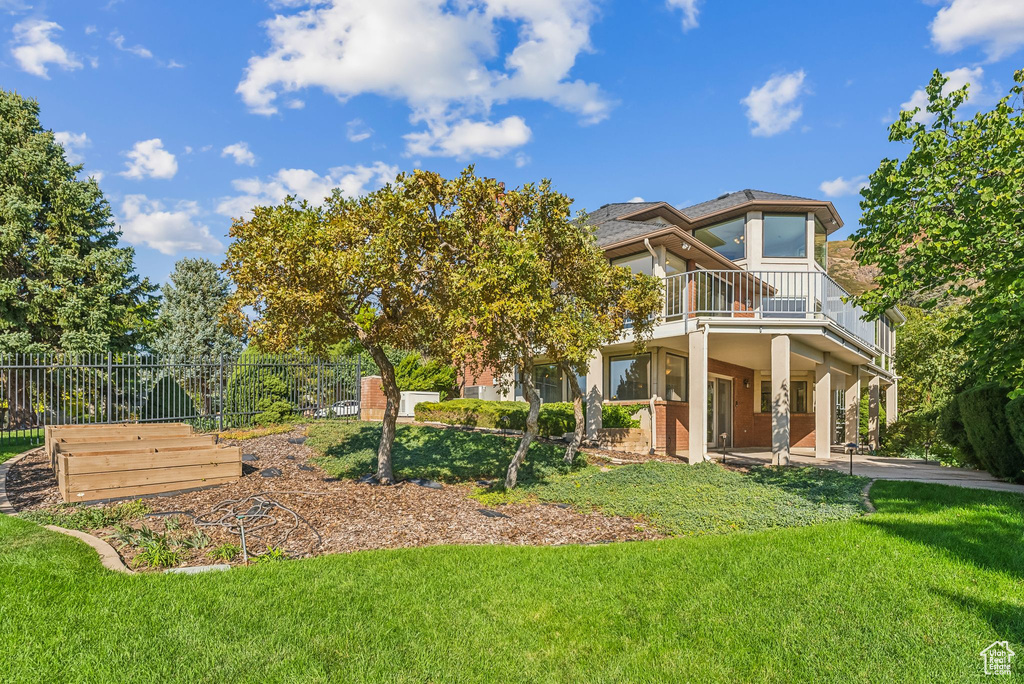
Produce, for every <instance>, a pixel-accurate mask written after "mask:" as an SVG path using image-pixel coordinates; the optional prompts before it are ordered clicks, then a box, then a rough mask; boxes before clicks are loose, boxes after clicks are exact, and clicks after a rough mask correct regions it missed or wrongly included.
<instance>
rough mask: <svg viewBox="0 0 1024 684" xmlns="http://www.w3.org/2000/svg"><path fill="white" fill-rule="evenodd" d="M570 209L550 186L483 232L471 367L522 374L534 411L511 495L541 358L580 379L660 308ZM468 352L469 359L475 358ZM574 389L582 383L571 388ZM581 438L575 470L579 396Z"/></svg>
mask: <svg viewBox="0 0 1024 684" xmlns="http://www.w3.org/2000/svg"><path fill="white" fill-rule="evenodd" d="M571 204H572V200H570V199H569V198H568V197H566V196H565V195H563V194H561V193H558V192H555V191H554V190H552V188H551V183H550V182H549V181H543V182H542V183H540V184H539V185H527V186H525V187H523V188H522V189H519V190H515V191H510V192H509V193H508V194H507V196H506V197H505V198H503V201H502V208H501V212H500V213H499V214H498V215H497V220H495V221H492V222H489V223H488V224H487V226H486V227H485V228H486V229H485V230H481V231H480V232H478V233H477V240H478V242H477V244H478V245H479V246H480V249H481V250H482V251H483V252H484V256H482V257H480V258H478V259H477V260H476V261H477V263H478V264H479V265H481V267H480V268H479V269H478V271H477V272H476V278H475V282H476V283H478V284H479V285H480V290H479V291H480V293H481V301H482V307H483V308H482V310H481V313H480V314H479V315H478V317H477V318H476V319H475V321H474V327H473V332H474V337H473V338H472V339H471V340H469V341H470V342H474V341H475V342H476V345H475V348H473V349H472V350H471V351H470V353H466V354H464V356H463V358H466V359H470V364H471V365H473V364H475V365H478V366H484V367H488V368H490V369H492V370H493V371H494V372H495V374H496V376H497V377H504V378H510V377H512V376H513V374H514V373H515V372H516V371H518V373H519V377H520V379H521V382H522V386H523V396H524V397H525V398H526V399H527V401H528V402H529V406H530V409H529V412H528V413H527V417H526V429H525V430H524V432H523V437H522V439H521V440H520V442H519V446H518V448H517V449H516V453H515V455H514V456H513V458H512V461H511V462H510V463H509V467H508V471H507V473H506V476H505V486H506V487H507V488H512V487H515V485H516V481H517V477H518V471H519V466H520V464H521V463H522V462H523V460H524V459H525V458H526V454H527V452H528V451H529V448H530V444H531V443H532V441H533V440H534V439H535V438H536V436H537V434H538V420H539V416H540V404H541V398H540V393H539V392H538V390H537V387H536V383H535V382H534V367H535V363H536V359H537V357H538V356H539V355H541V354H546V355H548V356H549V357H550V358H551V360H553V361H555V362H556V363H557V364H559V366H560V368H561V369H562V372H563V373H566V374H567V375H569V376H570V377H575V375H576V374H577V373H583V372H585V369H586V365H587V363H588V361H589V359H590V357H591V355H592V354H593V352H594V351H595V350H596V349H597V348H599V347H600V346H601V345H602V344H604V343H607V342H610V341H612V340H613V339H617V338H618V336H619V335H621V334H622V333H623V332H625V329H626V325H627V321H629V320H631V321H632V323H633V328H632V334H633V336H634V338H635V339H637V340H642V339H643V337H644V336H646V335H649V334H650V332H651V330H652V329H653V325H654V320H655V319H654V314H655V313H656V311H657V310H658V308H659V307H660V306H661V294H660V283H658V281H657V280H656V279H654V278H651V277H649V276H634V275H633V274H631V273H630V272H629V271H628V270H626V269H617V268H614V267H611V266H610V265H609V264H608V261H607V260H606V259H605V258H604V255H603V253H602V252H601V250H600V249H599V248H598V247H597V245H596V242H595V239H594V233H593V228H592V227H590V226H588V225H587V222H586V221H585V220H584V219H583V217H574V216H573V215H572V213H571V210H570V207H571ZM467 351H468V350H467ZM570 384H575V383H570ZM573 404H574V414H575V418H576V431H575V436H574V439H573V442H572V444H571V445H570V447H569V450H568V451H567V453H566V458H567V459H568V460H569V461H570V462H571V461H572V459H573V458H574V456H575V452H576V449H578V447H579V442H580V441H581V440H582V430H583V426H584V419H583V398H582V394H581V393H580V392H579V388H578V387H577V388H576V389H575V391H574V398H573Z"/></svg>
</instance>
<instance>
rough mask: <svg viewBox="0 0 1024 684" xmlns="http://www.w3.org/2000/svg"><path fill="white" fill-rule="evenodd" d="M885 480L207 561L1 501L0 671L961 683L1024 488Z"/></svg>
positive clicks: (1005, 624)
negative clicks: (707, 513) (538, 525)
mask: <svg viewBox="0 0 1024 684" xmlns="http://www.w3.org/2000/svg"><path fill="white" fill-rule="evenodd" d="M871 493H872V500H873V502H874V504H875V506H876V507H877V509H878V511H877V513H875V514H872V515H870V516H863V517H857V518H853V519H850V520H846V521H842V522H833V523H827V524H823V525H811V526H806V527H798V528H788V529H780V530H770V531H762V532H752V533H750V534H733V535H705V536H700V537H689V538H676V539H667V540H663V541H657V542H645V543H623V544H611V545H603V546H564V547H546V548H537V547H505V546H464V547H431V548H420V549H401V550H393V551H382V552H364V553H354V554H344V555H337V556H328V557H322V558H316V559H311V560H302V561H292V562H288V563H267V564H265V565H263V564H260V565H258V566H254V567H250V568H246V569H240V570H239V569H236V570H232V571H230V572H224V573H208V574H204V575H199V576H181V575H163V574H146V575H138V576H124V575H120V574H115V573H111V572H108V571H105V570H103V569H102V568H101V567H100V564H99V562H98V560H97V557H96V554H95V552H93V551H92V550H91V549H89V548H88V547H86V546H85V545H84V544H82V543H81V542H79V541H77V540H75V539H71V538H69V537H65V536H63V535H58V534H55V533H51V532H48V531H46V530H44V529H42V528H40V527H38V526H36V525H33V524H30V523H28V522H27V521H24V520H19V519H17V518H10V517H3V518H0V583H2V584H3V586H4V587H7V588H8V590H6V591H4V592H3V597H2V598H0V671H2V672H4V676H5V677H7V678H9V679H11V680H12V681H29V680H34V681H39V680H48V681H72V680H90V681H130V680H138V681H164V682H197V681H232V680H257V679H258V680H274V681H281V680H292V681H296V680H303V681H353V682H359V681H381V680H387V681H453V680H458V681H508V680H509V679H510V678H511V679H517V680H521V681H551V680H560V681H568V680H575V681H583V680H585V681H624V680H632V681H728V682H736V681H768V682H793V681H929V682H947V681H949V682H953V681H957V682H959V681H967V680H973V679H976V678H979V677H980V676H981V664H982V663H981V660H980V658H979V657H978V653H979V652H980V651H981V650H982V649H983V648H985V647H986V646H988V645H989V644H990V643H992V642H993V641H995V640H997V639H998V640H1003V639H1006V640H1009V642H1010V644H1011V647H1013V648H1014V650H1016V651H1017V652H1018V653H1019V652H1020V648H1019V647H1020V645H1021V644H1022V643H1024V599H1022V598H1021V597H1022V593H1021V591H1020V587H1021V580H1022V578H1024V556H1022V555H1021V554H1020V543H1021V536H1020V535H1021V532H1020V530H1021V529H1024V498H1022V497H1020V496H1019V495H1015V494H1010V493H1001V492H989V491H981V490H972V489H960V488H955V487H943V486H941V485H928V484H919V483H907V482H877V483H875V485H874V486H873V487H872V492H871ZM367 577H374V578H379V579H380V580H381V581H383V582H386V584H387V586H388V587H389V588H390V589H389V590H388V591H386V592H381V591H380V590H379V585H378V584H377V583H376V582H368V581H366V578H367ZM129 643H130V644H131V648H126V647H125V644H129ZM482 654H483V655H482ZM511 663H514V666H512V665H510V664H511ZM1015 665H1016V663H1015Z"/></svg>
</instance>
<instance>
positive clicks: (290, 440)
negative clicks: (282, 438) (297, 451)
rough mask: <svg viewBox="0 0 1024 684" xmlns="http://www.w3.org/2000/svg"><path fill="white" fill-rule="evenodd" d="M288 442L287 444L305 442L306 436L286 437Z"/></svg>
mask: <svg viewBox="0 0 1024 684" xmlns="http://www.w3.org/2000/svg"><path fill="white" fill-rule="evenodd" d="M288 443H289V444H305V443H306V438H305V437H289V438H288Z"/></svg>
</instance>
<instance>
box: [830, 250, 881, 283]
mask: <svg viewBox="0 0 1024 684" xmlns="http://www.w3.org/2000/svg"><path fill="white" fill-rule="evenodd" d="M828 274H829V275H830V276H832V278H833V279H834V280H835V281H836V282H837V283H839V284H840V285H842V286H843V287H844V288H846V291H847V292H849V293H850V294H855V295H858V294H861V293H862V292H867V291H868V290H873V289H874V288H876V287H877V286H878V285H877V284H876V283H875V276H876V275H877V274H878V269H877V268H876V267H874V266H861V265H860V263H858V262H857V257H856V255H855V254H854V251H853V240H836V241H835V242H829V243H828Z"/></svg>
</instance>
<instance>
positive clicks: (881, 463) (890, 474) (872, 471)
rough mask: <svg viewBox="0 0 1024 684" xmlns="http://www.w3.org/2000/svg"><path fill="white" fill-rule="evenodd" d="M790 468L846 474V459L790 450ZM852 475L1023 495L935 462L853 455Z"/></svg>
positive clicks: (751, 460)
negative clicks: (814, 467)
mask: <svg viewBox="0 0 1024 684" xmlns="http://www.w3.org/2000/svg"><path fill="white" fill-rule="evenodd" d="M710 456H711V458H712V459H713V460H715V461H719V462H721V461H722V456H723V454H722V453H721V452H719V451H713V452H711V453H710ZM725 462H726V464H734V465H741V464H744V463H746V464H749V465H755V464H759V465H770V464H771V462H772V455H771V452H768V451H764V450H761V449H750V450H747V449H736V450H731V449H730V450H728V451H727V452H726V454H725ZM790 463H791V464H792V465H808V466H817V467H819V468H831V469H832V470H838V471H839V472H842V473H849V472H850V457H849V456H848V455H846V454H845V453H843V452H842V451H840V450H837V449H834V450H833V452H832V458H830V459H828V460H825V459H817V458H814V450H813V449H794V450H793V454H792V457H791V458H790ZM853 474H854V475H861V476H863V477H870V478H872V479H876V480H906V481H911V482H932V483H936V484H945V485H955V486H957V487H971V488H974V489H992V490H995V491H1001V492H1017V493H1018V494H1024V485H1019V484H1010V483H1009V482H1002V481H1001V480H997V479H996V478H994V477H992V476H991V475H989V474H988V473H987V472H985V471H983V470H969V469H967V468H948V467H946V466H943V465H940V464H939V463H937V462H935V461H927V462H926V461H924V460H923V459H919V458H883V457H881V456H865V455H856V454H855V455H854V457H853Z"/></svg>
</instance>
